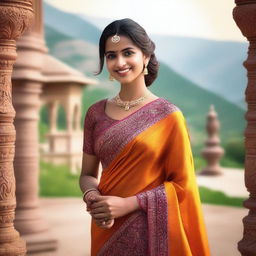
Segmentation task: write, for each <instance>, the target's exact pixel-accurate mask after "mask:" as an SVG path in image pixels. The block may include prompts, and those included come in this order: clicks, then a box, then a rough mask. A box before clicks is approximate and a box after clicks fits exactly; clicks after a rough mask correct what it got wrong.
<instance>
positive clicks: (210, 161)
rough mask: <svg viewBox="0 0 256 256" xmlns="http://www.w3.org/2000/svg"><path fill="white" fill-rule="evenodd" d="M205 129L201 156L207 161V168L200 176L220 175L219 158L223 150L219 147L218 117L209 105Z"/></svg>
mask: <svg viewBox="0 0 256 256" xmlns="http://www.w3.org/2000/svg"><path fill="white" fill-rule="evenodd" d="M206 129H207V133H208V138H207V140H206V142H205V148H204V149H203V151H202V156H203V157H204V158H205V159H206V161H207V166H206V167H204V168H203V170H202V171H201V172H200V174H202V175H220V174H221V173H222V172H221V167H220V158H221V157H222V156H223V154H224V149H223V148H222V147H221V146H220V138H219V129H220V122H219V120H218V115H217V113H216V111H215V110H214V106H213V105H211V107H210V111H209V113H208V115H207V124H206Z"/></svg>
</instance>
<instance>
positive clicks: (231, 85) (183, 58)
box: [79, 14, 248, 108]
mask: <svg viewBox="0 0 256 256" xmlns="http://www.w3.org/2000/svg"><path fill="white" fill-rule="evenodd" d="M79 17H81V18H82V19H84V20H85V21H90V22H91V23H92V24H94V25H95V26H97V27H98V28H100V29H101V30H102V29H103V28H104V27H105V26H106V25H107V24H108V23H110V22H111V20H109V19H103V18H98V17H93V16H88V15H82V14H80V15H79ZM150 37H151V38H152V40H153V41H154V42H155V44H156V56H157V58H158V59H159V60H160V61H161V62H164V63H165V64H166V65H168V66H169V67H170V68H171V69H173V70H175V71H176V72H177V73H179V74H181V75H182V76H183V77H185V78H187V79H189V80H191V81H193V82H194V83H195V84H197V85H198V86H200V87H202V88H205V89H207V90H209V91H211V92H214V93H216V94H217V95H219V96H221V97H223V98H225V99H227V100H228V101H230V102H232V103H234V104H236V105H238V106H240V107H242V108H245V106H246V105H245V99H244V91H245V87H246V83H247V78H246V70H245V69H244V68H243V66H242V63H243V61H244V60H245V59H246V57H247V49H248V43H240V42H232V41H216V40H207V39H202V38H190V37H178V36H168V35H150Z"/></svg>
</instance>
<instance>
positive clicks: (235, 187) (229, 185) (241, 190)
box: [197, 168, 249, 197]
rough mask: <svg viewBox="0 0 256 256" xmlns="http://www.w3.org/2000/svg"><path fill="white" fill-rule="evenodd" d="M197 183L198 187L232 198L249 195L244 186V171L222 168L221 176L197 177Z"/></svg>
mask: <svg viewBox="0 0 256 256" xmlns="http://www.w3.org/2000/svg"><path fill="white" fill-rule="evenodd" d="M197 183H198V185H199V186H205V187H208V188H211V189H214V190H219V191H222V192H224V193H225V194H226V195H228V196H232V197H248V195H249V193H248V191H247V189H246V187H245V185H244V171H243V170H240V169H231V168H223V174H222V175H219V176H206V175H198V176H197Z"/></svg>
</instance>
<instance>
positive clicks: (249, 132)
mask: <svg viewBox="0 0 256 256" xmlns="http://www.w3.org/2000/svg"><path fill="white" fill-rule="evenodd" d="M236 5H237V6H236V7H235V8H234V10H233V17H234V20H235V22H236V24H237V26H238V27H239V28H240V30H241V32H242V34H243V35H244V36H245V37H246V38H247V39H248V41H249V50H248V58H247V60H246V61H245V62H244V66H245V68H246V69H247V71H248V73H247V76H248V84H247V88H246V91H245V96H246V101H247V104H248V110H247V113H246V115H245V119H246V120H247V127H246V130H245V151H246V156H245V185H246V188H247V190H248V191H249V193H250V196H249V198H248V199H247V200H245V201H244V207H246V208H248V209H249V213H248V215H247V216H246V217H244V218H243V224H244V233H243V238H242V240H241V241H239V242H238V250H239V251H240V252H241V254H242V255H243V256H254V255H256V0H236Z"/></svg>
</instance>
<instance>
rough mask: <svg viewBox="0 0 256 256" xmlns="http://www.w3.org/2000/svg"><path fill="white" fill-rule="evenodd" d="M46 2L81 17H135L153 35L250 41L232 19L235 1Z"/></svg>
mask: <svg viewBox="0 0 256 256" xmlns="http://www.w3.org/2000/svg"><path fill="white" fill-rule="evenodd" d="M45 1H46V2H48V3H49V4H51V5H53V6H55V7H57V8H59V9H61V10H64V11H67V12H72V13H77V14H85V15H88V16H93V17H99V18H108V19H110V20H115V19H121V18H131V19H134V20H135V21H136V22H138V23H139V24H140V25H142V26H143V27H144V28H145V29H146V31H147V32H148V33H150V34H163V35H165V34H167V35H176V36H189V37H200V38H207V39H214V40H231V41H240V42H241V41H242V42H245V41H246V38H245V37H243V36H242V34H241V32H240V30H239V29H238V27H237V26H236V24H235V22H234V20H233V18H232V10H233V8H234V7H235V3H234V0H129V1H121V0H72V1H71V0H45ZM156 3H157V4H156ZM99 27H100V28H101V29H102V27H101V26H100V24H99Z"/></svg>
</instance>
